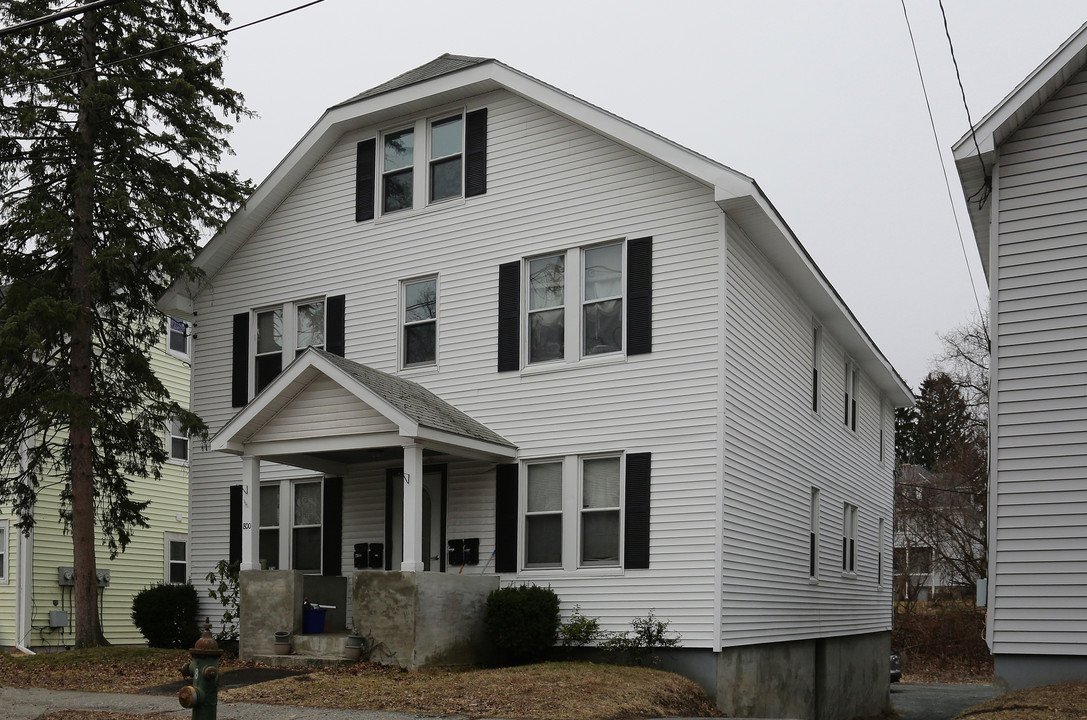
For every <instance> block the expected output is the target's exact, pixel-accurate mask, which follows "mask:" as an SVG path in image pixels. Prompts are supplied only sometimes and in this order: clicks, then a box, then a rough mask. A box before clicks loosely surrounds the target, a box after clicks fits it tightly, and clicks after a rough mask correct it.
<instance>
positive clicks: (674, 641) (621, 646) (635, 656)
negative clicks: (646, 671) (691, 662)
mask: <svg viewBox="0 0 1087 720" xmlns="http://www.w3.org/2000/svg"><path fill="white" fill-rule="evenodd" d="M670 623H671V621H669V620H660V619H658V618H657V616H656V615H654V614H653V611H652V610H650V611H649V614H648V615H646V616H645V617H644V618H642V617H636V618H634V619H633V620H631V621H630V627H631V628H632V629H633V633H632V632H631V631H623V632H617V633H611V635H610V637H608V639H607V640H605V641H604V642H603V643H601V645H600V647H602V648H603V649H604V650H605V651H607V652H608V653H610V654H611V655H612V657H613V659H614V662H617V663H631V664H635V665H650V666H654V667H655V666H657V665H660V658H658V657H657V656H656V655H654V654H653V650H655V649H658V648H665V649H666V648H673V647H676V646H677V645H679V641H680V635H679V633H674V632H672V631H671V630H669V629H668V625H669V624H670Z"/></svg>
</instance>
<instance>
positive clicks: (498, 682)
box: [220, 662, 720, 720]
mask: <svg viewBox="0 0 1087 720" xmlns="http://www.w3.org/2000/svg"><path fill="white" fill-rule="evenodd" d="M220 698H221V699H222V700H223V701H225V702H242V701H244V702H265V703H274V704H282V705H309V706H312V707H329V708H367V709H371V710H389V711H399V712H411V713H438V714H443V715H444V714H458V715H468V716H470V717H503V718H553V719H554V720H620V719H622V718H639V717H683V716H687V717H716V716H719V715H720V713H719V712H718V710H717V709H716V707H714V705H713V703H712V702H710V701H709V699H708V698H707V697H706V696H705V694H704V693H703V692H702V690H701V689H700V688H699V687H698V686H697V685H696V684H695V683H693V682H692V681H690V680H688V679H686V678H683V677H680V676H678V675H673V674H672V673H665V672H660V671H657V670H650V669H648V668H641V667H627V666H618V665H598V664H593V663H585V662H578V663H543V664H540V665H525V666H521V667H513V668H495V669H467V668H464V669H449V668H444V669H431V670H419V671H414V672H404V671H401V670H396V669H390V668H386V667H383V666H380V665H372V664H369V663H360V664H357V665H352V666H348V667H346V668H336V669H333V670H327V671H324V672H320V673H313V674H312V675H299V676H296V677H290V678H283V679H281V680H273V681H271V682H266V683H261V684H259V685H251V686H249V687H245V688H238V689H236V690H228V691H227V692H225V693H223V695H221V696H220Z"/></svg>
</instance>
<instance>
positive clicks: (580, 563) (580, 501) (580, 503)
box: [574, 453, 627, 569]
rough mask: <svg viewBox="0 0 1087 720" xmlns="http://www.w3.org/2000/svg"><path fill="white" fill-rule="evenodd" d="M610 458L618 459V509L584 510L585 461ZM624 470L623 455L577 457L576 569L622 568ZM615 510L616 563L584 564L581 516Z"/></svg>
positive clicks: (624, 498) (624, 495) (624, 461)
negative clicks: (617, 536) (617, 512)
mask: <svg viewBox="0 0 1087 720" xmlns="http://www.w3.org/2000/svg"><path fill="white" fill-rule="evenodd" d="M610 458H618V459H619V505H618V507H615V508H586V507H584V492H585V482H584V480H585V473H584V468H585V461H586V460H607V459H610ZM626 468H627V463H626V454H625V453H602V454H598V455H579V456H577V505H576V506H575V507H576V510H577V523H576V524H577V527H576V528H575V531H576V532H577V542H576V544H575V546H574V549H575V551H576V553H577V567H578V568H579V569H581V568H593V569H597V568H622V567H623V559H624V558H623V547H624V545H623V541H624V539H625V537H624V532H625V530H626V528H625V525H626V523H624V522H623V518H625V517H626V513H625V510H626V507H625V502H624V501H625V500H626V486H627V484H626ZM615 510H618V511H619V558H618V560H617V561H616V562H614V563H610V562H585V561H584V560H582V558H581V555H582V543H583V542H584V538H583V537H582V534H581V527H582V525H581V519H582V516H583V515H584V514H585V513H586V512H589V513H593V512H614V511H615Z"/></svg>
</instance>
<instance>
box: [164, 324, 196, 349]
mask: <svg viewBox="0 0 1087 720" xmlns="http://www.w3.org/2000/svg"><path fill="white" fill-rule="evenodd" d="M172 320H176V321H178V322H179V323H181V324H182V325H184V326H185V330H184V332H185V351H184V352H182V351H180V350H174V348H173V344H172V343H171V342H170V336H171V335H173V334H174V331H173V329H172V328H171V327H170V322H171V321H172ZM166 352H167V353H169V354H170V355H173V356H174V357H176V358H178V359H179V360H188V359H189V357H190V355H191V354H192V325H190V324H189V323H188V322H186V321H185V320H182V319H181V318H176V317H171V316H167V317H166Z"/></svg>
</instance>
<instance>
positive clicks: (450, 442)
mask: <svg viewBox="0 0 1087 720" xmlns="http://www.w3.org/2000/svg"><path fill="white" fill-rule="evenodd" d="M415 437H417V438H418V439H419V440H420V441H421V442H422V443H423V445H424V447H427V448H429V449H433V450H442V451H448V452H453V453H455V454H457V455H460V456H462V457H471V458H476V459H479V460H489V461H491V462H498V461H507V462H508V461H511V460H516V459H517V448H514V447H509V446H508V445H499V444H497V443H492V442H487V441H486V440H478V439H475V438H468V437H464V436H463V435H457V434H455V433H451V432H446V431H444V430H436V429H434V428H429V427H420V428H419V430H418V432H417V434H416V435H415Z"/></svg>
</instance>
